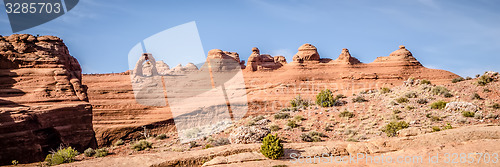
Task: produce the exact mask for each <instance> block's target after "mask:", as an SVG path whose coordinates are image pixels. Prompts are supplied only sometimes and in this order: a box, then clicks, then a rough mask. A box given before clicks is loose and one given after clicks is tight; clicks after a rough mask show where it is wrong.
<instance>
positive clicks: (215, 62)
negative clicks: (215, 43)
mask: <svg viewBox="0 0 500 167" xmlns="http://www.w3.org/2000/svg"><path fill="white" fill-rule="evenodd" d="M208 64H210V67H211V70H212V71H226V70H236V69H238V68H239V69H243V68H244V66H245V65H244V62H243V61H240V56H239V55H238V53H236V52H227V51H222V50H220V49H212V50H210V51H208V54H207V61H206V63H205V65H208ZM205 69H208V68H206V67H205V68H204V67H202V70H205Z"/></svg>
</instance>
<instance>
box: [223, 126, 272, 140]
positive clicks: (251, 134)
mask: <svg viewBox="0 0 500 167" xmlns="http://www.w3.org/2000/svg"><path fill="white" fill-rule="evenodd" d="M269 133H271V130H269V129H268V128H266V127H265V126H260V125H259V126H250V127H247V126H241V127H238V128H236V129H234V130H233V131H232V132H231V134H230V135H229V141H230V142H231V144H249V143H260V142H262V138H264V137H266V136H267V134H269Z"/></svg>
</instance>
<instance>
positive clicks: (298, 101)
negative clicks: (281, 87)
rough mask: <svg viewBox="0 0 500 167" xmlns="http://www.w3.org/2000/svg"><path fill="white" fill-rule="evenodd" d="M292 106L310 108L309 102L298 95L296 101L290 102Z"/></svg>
mask: <svg viewBox="0 0 500 167" xmlns="http://www.w3.org/2000/svg"><path fill="white" fill-rule="evenodd" d="M290 105H291V106H292V107H309V102H307V101H306V100H304V99H302V97H301V96H300V95H298V96H297V97H295V98H294V99H292V100H290Z"/></svg>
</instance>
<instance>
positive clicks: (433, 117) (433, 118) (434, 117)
mask: <svg viewBox="0 0 500 167" xmlns="http://www.w3.org/2000/svg"><path fill="white" fill-rule="evenodd" d="M430 118H431V121H441V120H442V119H441V117H439V116H435V115H433V116H431V117H430Z"/></svg>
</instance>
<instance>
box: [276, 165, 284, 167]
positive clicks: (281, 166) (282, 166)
mask: <svg viewBox="0 0 500 167" xmlns="http://www.w3.org/2000/svg"><path fill="white" fill-rule="evenodd" d="M272 167H288V165H274V166H272Z"/></svg>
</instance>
